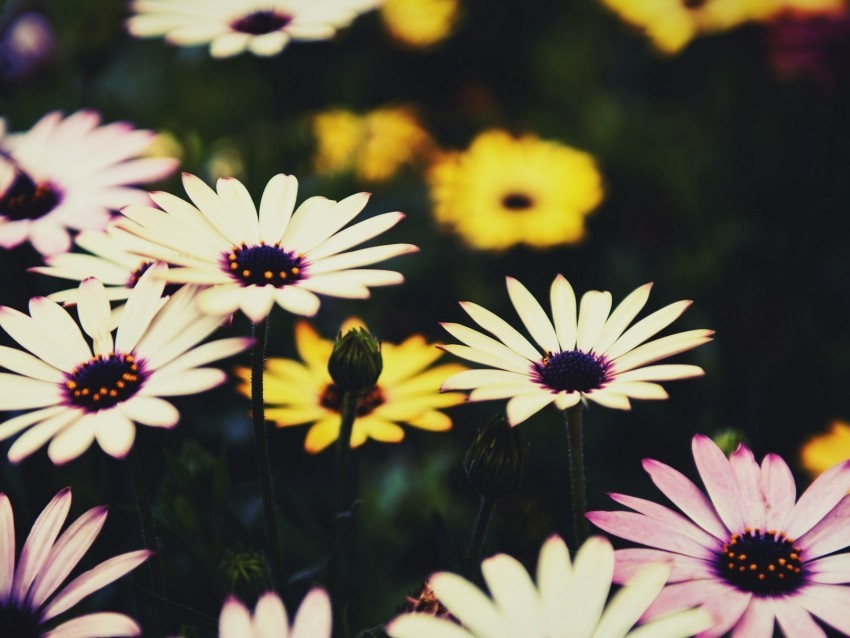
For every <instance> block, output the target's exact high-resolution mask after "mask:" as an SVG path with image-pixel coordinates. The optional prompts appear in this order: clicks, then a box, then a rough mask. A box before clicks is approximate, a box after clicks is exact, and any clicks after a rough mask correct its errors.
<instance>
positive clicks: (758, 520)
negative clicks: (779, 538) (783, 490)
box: [729, 445, 772, 613]
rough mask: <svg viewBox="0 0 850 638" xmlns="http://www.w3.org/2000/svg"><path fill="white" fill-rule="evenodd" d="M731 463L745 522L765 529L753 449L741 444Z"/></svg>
mask: <svg viewBox="0 0 850 638" xmlns="http://www.w3.org/2000/svg"><path fill="white" fill-rule="evenodd" d="M729 464H730V465H731V466H732V472H733V473H734V474H735V478H736V479H737V481H738V487H740V488H741V497H742V499H743V500H742V502H741V504H742V505H743V514H744V523H745V524H746V526H747V527H750V528H756V529H764V524H765V506H766V499H765V497H764V494H763V493H762V491H761V470H760V468H759V464H758V463H756V459H755V457H754V456H753V453H752V451H751V450H750V448H748V447H747V446H745V445H739V446H738V449H737V450H735V451H734V452H733V453H732V456H730V457H729ZM771 613H772V612H771Z"/></svg>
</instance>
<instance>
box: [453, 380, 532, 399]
mask: <svg viewBox="0 0 850 638" xmlns="http://www.w3.org/2000/svg"><path fill="white" fill-rule="evenodd" d="M539 392H540V389H539V388H538V387H537V386H535V385H533V384H532V383H530V382H527V381H526V382H525V383H496V384H493V385H485V386H482V387H480V388H475V389H474V390H473V391H472V392H470V393H469V401H492V400H494V399H510V398H512V397H517V396H520V395H525V394H529V393H535V394H537V393H539Z"/></svg>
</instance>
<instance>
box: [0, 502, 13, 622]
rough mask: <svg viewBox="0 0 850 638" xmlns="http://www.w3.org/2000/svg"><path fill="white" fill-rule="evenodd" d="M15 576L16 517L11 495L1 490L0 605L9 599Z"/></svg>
mask: <svg viewBox="0 0 850 638" xmlns="http://www.w3.org/2000/svg"><path fill="white" fill-rule="evenodd" d="M14 578H15V518H14V515H13V514H12V504H11V503H10V502H9V497H8V496H6V495H5V494H3V493H2V492H0V607H2V606H3V605H4V604H5V603H7V602H8V601H9V594H10V593H11V591H12V581H13V580H14Z"/></svg>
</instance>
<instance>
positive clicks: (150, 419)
mask: <svg viewBox="0 0 850 638" xmlns="http://www.w3.org/2000/svg"><path fill="white" fill-rule="evenodd" d="M164 270H166V267H165V265H164V264H156V265H154V266H152V267H151V268H149V269H148V271H147V272H146V273H145V274H144V275H142V277H141V279H140V280H139V283H138V284H137V285H136V287H135V288H134V289H133V292H132V294H131V295H130V298H129V299H128V300H127V306H126V308H125V310H124V313H123V315H122V317H121V321H120V324H119V325H118V331H117V333H116V336H115V339H114V340H113V337H112V334H111V329H110V326H109V321H110V306H109V300H108V298H107V296H106V293H105V291H104V288H103V284H101V283H100V282H99V281H98V280H96V279H87V280H85V281H84V282H83V283H82V284H81V285H80V291H79V298H78V305H77V312H78V315H79V318H80V325H81V326H82V328H83V331H84V332H85V333H86V334H87V335H88V336H89V337H91V339H92V341H93V348H91V347H90V346H89V344H88V342H87V341H86V339H85V337H83V334H82V332H81V331H80V327H79V326H78V325H77V323H76V322H75V321H74V320H73V319H72V318H71V316H70V315H69V314H68V312H67V311H66V310H65V309H64V308H62V307H61V306H59V305H58V304H56V303H55V302H54V301H51V300H49V299H47V298H45V297H35V298H33V299H31V300H30V305H29V309H30V315H29V316H27V315H25V314H24V313H22V312H18V311H17V310H14V309H12V308H7V307H0V327H2V328H3V329H4V330H5V331H6V332H7V333H9V335H10V336H11V337H12V338H13V339H14V340H15V341H17V342H18V343H19V344H20V345H21V346H23V347H24V348H25V349H26V350H27V351H29V352H25V351H23V350H17V349H14V348H8V347H5V346H3V347H0V368H6V369H7V370H9V372H4V373H0V410H6V411H13V410H14V411H18V410H24V411H25V412H24V413H23V414H20V415H18V416H16V417H14V418H12V419H9V420H8V421H6V422H5V423H2V424H0V441H2V440H5V439H8V438H9V437H12V436H14V435H16V434H18V433H20V432H23V434H21V436H19V437H18V439H17V440H16V441H15V442H14V443H13V444H12V446H11V448H10V449H9V460H11V461H12V462H13V463H17V462H19V461H21V460H22V459H24V458H25V457H27V456H28V455H30V454H32V453H33V452H34V451H35V450H37V449H38V448H40V447H41V446H42V445H44V444H45V443H47V442H48V441H50V444H49V446H48V448H47V453H48V456H49V457H50V459H51V460H52V461H53V462H54V463H56V464H60V463H66V462H68V461H70V460H72V459H75V458H76V457H78V456H79V455H80V454H82V453H83V452H84V451H85V450H86V449H88V447H89V446H90V445H91V444H92V442H93V441H95V440H96V441H97V443H98V444H99V445H100V447H101V448H102V449H103V450H104V451H105V452H106V453H107V454H109V455H111V456H114V457H117V458H123V457H124V456H126V455H127V453H128V452H129V451H130V448H131V447H132V446H133V441H134V439H135V433H136V430H135V427H134V423H139V424H141V425H149V426H152V427H162V428H171V427H174V426H175V425H176V424H177V421H178V420H179V418H180V414H179V413H178V412H177V410H176V409H175V408H174V406H173V405H171V404H170V403H169V402H168V401H165V400H164V399H162V398H161V397H168V396H179V395H186V394H194V393H196V392H202V391H204V390H208V389H210V388H212V387H214V386H216V385H219V384H220V383H222V382H223V381H224V380H225V378H226V375H225V373H224V372H222V371H221V370H217V369H214V368H205V367H200V366H203V365H204V364H207V363H210V362H212V361H215V360H217V359H222V358H225V357H229V356H231V355H234V354H236V353H238V352H241V351H242V350H244V349H245V348H247V347H249V346H250V345H251V339H248V338H230V339H220V340H218V341H213V342H210V343H206V344H204V345H201V346H198V347H195V346H196V345H197V344H198V343H199V342H200V341H201V340H203V339H204V338H206V337H207V336H209V335H210V334H211V333H212V332H213V331H215V329H216V328H218V326H219V324H220V322H221V317H204V316H200V315H199V314H198V312H197V310H196V309H195V297H196V295H197V293H198V288H197V287H196V286H185V287H183V288H182V289H180V290H179V291H178V292H177V293H175V294H174V295H173V296H172V297H171V298H170V299H169V300H168V301H167V302H165V303H164V304H162V303H160V298H161V297H162V291H163V287H164V286H165V282H164V281H163V280H162V278H161V277H160V276H159V275H161V274H162V271H164ZM30 353H31V354H30Z"/></svg>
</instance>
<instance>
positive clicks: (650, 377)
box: [617, 364, 705, 381]
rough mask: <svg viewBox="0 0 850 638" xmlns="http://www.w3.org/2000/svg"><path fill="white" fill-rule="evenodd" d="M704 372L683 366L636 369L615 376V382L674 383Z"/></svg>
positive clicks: (665, 365)
mask: <svg viewBox="0 0 850 638" xmlns="http://www.w3.org/2000/svg"><path fill="white" fill-rule="evenodd" d="M704 374H705V371H704V370H703V369H702V368H700V367H699V366H692V365H684V364H664V365H658V366H647V367H645V368H637V369H635V370H629V371H628V372H621V373H618V374H617V381H674V380H676V379H688V378H691V377H700V376H702V375H704Z"/></svg>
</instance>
